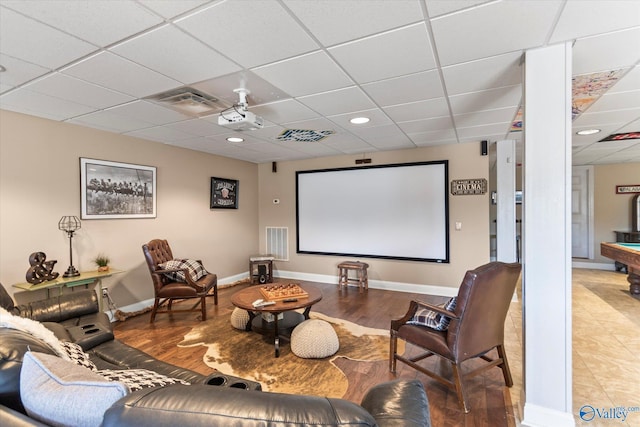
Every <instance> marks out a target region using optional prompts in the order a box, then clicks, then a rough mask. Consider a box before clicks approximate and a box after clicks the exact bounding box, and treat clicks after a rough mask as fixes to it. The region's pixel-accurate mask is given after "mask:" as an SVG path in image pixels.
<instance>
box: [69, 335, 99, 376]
mask: <svg viewBox="0 0 640 427" xmlns="http://www.w3.org/2000/svg"><path fill="white" fill-rule="evenodd" d="M60 344H61V345H62V348H63V349H64V352H65V353H66V355H67V357H68V358H69V360H70V361H72V362H73V363H75V364H76V365H80V366H84V367H85V368H87V369H90V370H92V371H94V372H95V371H97V370H98V368H97V367H96V365H95V364H94V363H93V362H92V361H91V359H89V355H88V354H87V353H85V352H84V350H83V349H82V347H80V346H79V345H78V344H76V343H74V342H68V341H60Z"/></svg>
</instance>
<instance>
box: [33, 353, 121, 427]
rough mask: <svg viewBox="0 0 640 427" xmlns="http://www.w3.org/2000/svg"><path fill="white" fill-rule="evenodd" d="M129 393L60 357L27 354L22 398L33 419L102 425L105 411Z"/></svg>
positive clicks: (117, 384) (66, 424) (86, 425)
mask: <svg viewBox="0 0 640 427" xmlns="http://www.w3.org/2000/svg"><path fill="white" fill-rule="evenodd" d="M128 393H129V390H128V389H127V387H126V386H125V385H124V384H121V383H117V382H112V381H109V380H107V379H106V378H104V377H102V376H100V375H99V374H97V373H95V372H92V371H91V370H90V369H88V368H85V367H83V366H79V365H76V364H75V363H73V362H70V361H67V360H64V359H62V358H60V357H58V356H53V355H49V354H44V353H34V352H31V351H28V352H26V353H25V355H24V359H23V361H22V370H21V371H20V398H21V399H22V404H23V406H24V408H25V409H26V411H27V414H29V416H30V417H31V418H35V419H37V420H39V421H42V422H44V423H46V424H49V425H52V426H66V427H72V426H78V427H80V426H82V427H89V426H99V425H100V424H101V423H102V417H103V416H104V413H105V412H106V410H107V409H108V408H109V407H110V406H111V405H113V404H114V403H115V402H116V401H117V400H119V399H120V398H122V397H124V396H126V395H127V394H128Z"/></svg>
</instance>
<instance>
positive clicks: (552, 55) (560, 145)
mask: <svg viewBox="0 0 640 427" xmlns="http://www.w3.org/2000/svg"><path fill="white" fill-rule="evenodd" d="M524 105H525V108H524V117H525V120H524V132H525V133H524V205H523V206H524V216H523V224H524V237H523V291H522V296H523V304H524V308H523V329H524V331H523V332H524V347H525V348H524V394H525V405H524V419H523V421H522V424H523V425H525V426H546V427H554V426H562V427H564V426H574V425H575V421H574V417H573V410H572V389H571V388H572V358H571V348H572V346H571V339H572V337H571V44H570V43H564V44H559V45H553V46H549V47H544V48H540V49H532V50H529V51H527V52H526V54H525V104H524Z"/></svg>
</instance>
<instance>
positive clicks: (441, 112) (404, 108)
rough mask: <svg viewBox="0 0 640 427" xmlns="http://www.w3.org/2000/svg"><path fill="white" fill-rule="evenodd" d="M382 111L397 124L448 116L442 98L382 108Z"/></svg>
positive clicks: (446, 107)
mask: <svg viewBox="0 0 640 427" xmlns="http://www.w3.org/2000/svg"><path fill="white" fill-rule="evenodd" d="M383 110H384V111H385V112H386V113H387V114H388V115H389V117H391V119H393V120H395V121H397V122H406V121H410V120H420V119H426V118H433V117H442V116H448V115H449V107H448V105H447V101H446V99H444V98H436V99H429V100H426V101H418V102H412V103H408V104H401V105H394V106H391V107H384V108H383Z"/></svg>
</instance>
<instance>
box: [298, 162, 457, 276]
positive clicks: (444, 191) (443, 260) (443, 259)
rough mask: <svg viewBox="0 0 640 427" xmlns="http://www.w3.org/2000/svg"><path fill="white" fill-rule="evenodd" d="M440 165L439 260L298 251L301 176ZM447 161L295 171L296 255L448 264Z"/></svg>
mask: <svg viewBox="0 0 640 427" xmlns="http://www.w3.org/2000/svg"><path fill="white" fill-rule="evenodd" d="M433 165H441V166H442V167H443V175H444V176H443V182H442V185H443V186H442V188H441V194H442V196H443V198H444V200H443V205H444V206H443V207H444V217H443V222H444V229H445V230H444V236H443V238H444V250H443V252H444V256H443V257H440V258H430V257H418V256H394V255H381V254H373V253H353V252H341V251H335V252H333V251H322V250H309V249H300V247H301V241H300V177H301V175H306V174H313V173H326V172H343V171H358V170H372V169H382V168H406V167H423V166H433ZM448 186H449V161H448V160H435V161H424V162H411V163H393V164H384V165H368V166H356V167H353V166H352V167H343V168H327V169H314V170H304V171H296V253H298V254H310V255H329V256H349V257H358V258H377V259H391V260H402V261H418V262H434V263H443V264H448V263H449V262H450V235H449V234H450V233H449V224H450V221H449V188H448Z"/></svg>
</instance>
